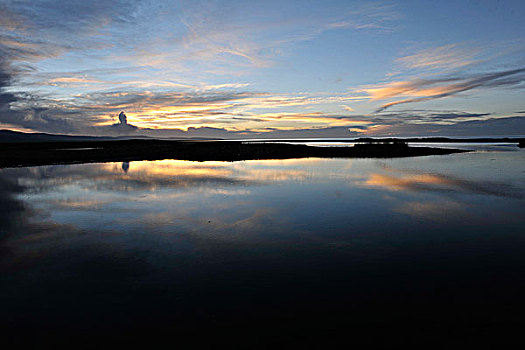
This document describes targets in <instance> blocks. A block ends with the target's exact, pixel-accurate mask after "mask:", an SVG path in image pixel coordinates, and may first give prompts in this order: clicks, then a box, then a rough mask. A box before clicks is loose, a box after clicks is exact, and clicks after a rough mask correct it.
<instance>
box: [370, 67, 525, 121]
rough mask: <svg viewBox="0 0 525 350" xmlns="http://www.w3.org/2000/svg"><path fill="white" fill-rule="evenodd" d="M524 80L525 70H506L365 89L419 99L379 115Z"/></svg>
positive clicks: (379, 94) (373, 93)
mask: <svg viewBox="0 0 525 350" xmlns="http://www.w3.org/2000/svg"><path fill="white" fill-rule="evenodd" d="M524 81H525V68H519V69H512V70H506V71H501V72H495V73H485V74H477V75H474V76H468V77H452V78H445V79H418V80H412V81H404V82H395V83H390V84H387V85H383V86H379V87H373V88H369V89H364V90H363V91H365V92H368V93H369V94H370V95H371V96H372V98H374V96H376V98H378V99H381V98H390V97H399V96H420V95H423V97H414V98H407V99H403V100H400V101H394V102H389V103H386V104H383V105H382V106H381V107H380V108H379V109H377V110H376V113H379V112H382V111H384V110H386V109H387V108H390V107H392V106H396V105H399V104H406V103H415V102H424V101H429V100H434V99H438V98H443V97H448V96H453V95H456V94H458V93H460V92H465V91H469V90H473V89H477V88H496V87H503V86H517V85H519V84H521V83H522V82H524Z"/></svg>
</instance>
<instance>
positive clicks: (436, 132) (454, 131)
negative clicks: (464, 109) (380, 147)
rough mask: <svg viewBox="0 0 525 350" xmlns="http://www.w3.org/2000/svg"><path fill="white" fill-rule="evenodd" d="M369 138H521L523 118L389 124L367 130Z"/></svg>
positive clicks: (524, 121) (523, 132)
mask: <svg viewBox="0 0 525 350" xmlns="http://www.w3.org/2000/svg"><path fill="white" fill-rule="evenodd" d="M367 135H370V136H389V135H390V136H396V135H397V136H498V135H500V136H512V135H515V136H522V135H525V117H522V116H514V117H505V118H491V119H486V120H466V121H458V122H455V123H454V124H445V125H442V124H414V123H412V124H408V123H391V124H390V125H386V127H385V128H383V129H378V130H374V129H369V133H367Z"/></svg>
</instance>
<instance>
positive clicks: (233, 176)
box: [0, 152, 525, 330]
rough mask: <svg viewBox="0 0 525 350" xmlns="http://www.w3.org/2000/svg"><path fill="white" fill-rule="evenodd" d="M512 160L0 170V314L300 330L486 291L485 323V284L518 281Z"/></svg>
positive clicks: (518, 164)
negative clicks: (287, 325)
mask: <svg viewBox="0 0 525 350" xmlns="http://www.w3.org/2000/svg"><path fill="white" fill-rule="evenodd" d="M524 154H525V152H484V153H472V154H456V155H450V156H438V157H420V158H412V159H390V160H372V159H356V160H345V159H300V160H299V159H298V160H274V161H246V162H234V163H226V162H200V163H199V162H186V161H174V160H164V161H155V162H133V165H132V166H130V164H129V163H105V164H83V165H70V166H45V167H32V168H18V169H3V170H0V230H1V233H2V235H1V237H0V254H1V257H0V271H1V272H2V277H1V280H0V282H1V289H0V290H1V291H0V298H2V301H5V302H4V303H3V304H4V305H8V306H7V307H6V308H5V309H4V310H3V311H2V315H1V316H2V317H1V319H2V320H9V325H10V327H15V328H17V327H18V328H20V327H22V328H23V327H35V329H37V328H38V327H42V325H47V326H49V327H51V326H52V327H57V329H61V327H65V325H68V327H78V329H97V330H100V327H103V325H101V324H100V320H101V319H105V320H108V322H109V323H108V324H111V325H112V327H116V328H117V329H130V327H131V328H133V327H141V326H145V325H146V324H148V327H150V326H151V325H154V326H155V327H159V328H162V327H163V326H166V325H172V326H177V327H183V328H184V327H192V326H191V325H195V324H199V325H203V324H204V325H206V326H207V327H211V328H213V327H215V326H216V325H217V323H219V324H222V322H224V324H228V325H230V324H235V325H240V324H244V321H245V320H246V319H247V318H248V319H250V320H252V321H253V322H256V321H254V320H256V319H260V320H264V321H265V322H268V321H269V320H272V322H273V323H271V324H278V323H279V322H281V321H282V317H284V316H283V315H288V316H286V317H291V318H292V320H293V322H294V323H295V324H296V325H297V327H299V328H301V327H302V326H305V325H306V324H307V323H308V324H309V325H312V324H313V325H316V322H319V319H327V318H328V319H330V318H331V319H333V320H337V322H342V323H341V324H346V323H345V322H351V320H349V319H348V317H346V316H344V315H348V314H350V313H353V314H355V315H358V316H359V317H358V318H359V319H360V320H363V319H365V320H367V317H371V316H367V315H373V314H375V315H377V314H380V315H382V317H387V316H385V315H387V314H388V315H395V314H403V315H406V312H407V311H406V310H407V308H409V309H410V312H412V313H417V312H418V311H417V310H419V309H423V308H426V313H425V314H424V315H419V316H418V317H423V318H424V317H440V316H439V315H441V314H440V313H441V312H443V314H445V313H447V312H448V314H447V319H448V315H450V314H451V313H454V310H455V308H456V307H458V305H462V307H464V305H467V304H468V303H471V304H468V305H472V310H471V311H473V310H476V308H477V307H479V305H480V304H479V303H477V300H483V302H484V303H485V309H484V310H485V311H487V310H489V311H487V313H486V314H485V315H482V316H480V317H481V318H480V319H483V320H487V317H489V316H490V317H492V316H493V314H491V312H490V310H492V309H491V308H492V307H493V308H494V310H496V309H498V307H500V306H501V305H500V304H499V302H498V301H497V300H503V299H495V298H494V297H493V296H490V295H487V294H486V293H487V291H491V292H493V293H495V294H496V295H497V296H499V297H502V296H503V295H505V296H506V298H507V300H509V299H508V298H510V300H514V301H516V300H518V299H512V298H513V297H512V292H509V290H511V289H512V286H515V284H516V282H517V281H518V282H519V281H522V282H525V280H524V277H523V275H522V273H521V271H522V269H523V268H525V259H523V256H525V254H524V253H525V244H524V243H523V240H522V238H521V235H522V227H523V224H524V219H523V217H524V214H525V206H524V204H525V201H524V190H525V179H524V176H523V174H524V173H525V162H524V160H525V157H524ZM474 261H475V262H476V264H478V265H476V266H483V269H479V268H476V267H473V266H474V265H471V263H472V262H474ZM465 276H468V278H467V279H465ZM495 280H498V281H499V282H498V287H497V289H496V290H495V289H494V288H495V287H494V284H493V283H494V281H495ZM465 281H466V282H465ZM468 281H476V283H473V284H469V282H468ZM487 286H492V287H491V288H492V289H490V288H487ZM449 290H450V291H453V293H454V295H455V297H454V298H455V299H454V298H453V299H447V298H448V297H449V296H450V295H451V294H450V293H452V292H450V293H449V292H448V291H449ZM37 291H38V292H37ZM447 293H448V294H447ZM467 296H468V297H467ZM429 300H431V301H432V303H433V304H431V305H435V307H430V309H429V306H428V302H429ZM451 300H452V301H451ZM487 300H488V302H487ZM447 303H448V304H447ZM378 305H382V306H381V308H379V306H378ZM487 305H488V306H487ZM423 306H424V307H423ZM397 308H400V309H397ZM401 309H402V310H401ZM50 310H51V311H50ZM370 310H373V312H370ZM384 310H388V312H386V311H384ZM385 312H386V313H385ZM473 312H474V311H473ZM290 315H291V316H290ZM312 315H316V316H315V317H314V316H312ZM429 315H430V316H429ZM487 315H489V316H487ZM321 316H322V317H321ZM343 316H344V317H343ZM478 316H479V315H478ZM250 317H252V318H250ZM316 317H320V318H316ZM389 317H390V316H389ZM483 317H485V318H483ZM386 319H388V317H387V318H386ZM28 320H29V321H28ZM279 320H281V321H279ZM368 320H369V321H370V319H368ZM390 320H392V321H394V320H395V321H398V320H397V319H395V318H394V319H390ZM405 321H406V320H405ZM427 321H428V320H427ZM2 322H3V323H2V324H0V326H6V327H7V326H8V324H7V321H2ZM257 322H259V321H257ZM260 322H262V321H260ZM282 322H284V321H282ZM352 322H353V321H352ZM407 322H408V321H407ZM335 323H336V322H335V321H334V324H335ZM416 323H417V322H416ZM71 324H73V325H74V326H71ZM13 325H14V326H13ZM317 326H319V325H317ZM317 326H315V327H317Z"/></svg>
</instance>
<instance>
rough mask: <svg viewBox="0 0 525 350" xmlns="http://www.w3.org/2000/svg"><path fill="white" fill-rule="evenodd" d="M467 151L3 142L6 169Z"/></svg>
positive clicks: (1, 161) (0, 152) (0, 156)
mask: <svg viewBox="0 0 525 350" xmlns="http://www.w3.org/2000/svg"><path fill="white" fill-rule="evenodd" d="M458 152H466V151H465V150H456V149H442V148H433V147H409V146H407V145H406V144H405V143H400V142H397V143H380V144H358V145H356V146H354V147H313V146H307V145H301V144H282V143H264V142H242V141H162V140H124V141H87V142H80V141H77V142H33V143H4V144H0V167H15V166H31V165H46V164H72V163H90V162H127V161H139V160H161V159H179V160H193V161H239V160H250V159H289V158H308V157H321V158H355V157H361V158H363V157H364V158H390V157H413V156H427V155H441V154H451V153H458Z"/></svg>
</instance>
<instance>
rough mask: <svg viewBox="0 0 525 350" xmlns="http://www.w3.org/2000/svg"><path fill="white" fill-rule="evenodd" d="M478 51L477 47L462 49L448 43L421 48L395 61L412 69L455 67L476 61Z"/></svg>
mask: <svg viewBox="0 0 525 350" xmlns="http://www.w3.org/2000/svg"><path fill="white" fill-rule="evenodd" d="M480 52H481V50H479V49H464V48H459V47H458V45H457V44H449V45H443V46H439V47H434V48H429V49H426V50H422V51H420V52H418V53H416V54H414V55H409V56H405V57H401V58H398V59H397V60H396V61H397V62H399V63H401V64H403V65H404V66H406V67H408V68H412V69H414V68H418V69H421V68H424V69H457V68H460V67H465V66H468V65H470V64H473V63H476V62H478V60H477V59H475V57H476V56H477V55H478V54H479V53H480Z"/></svg>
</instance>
